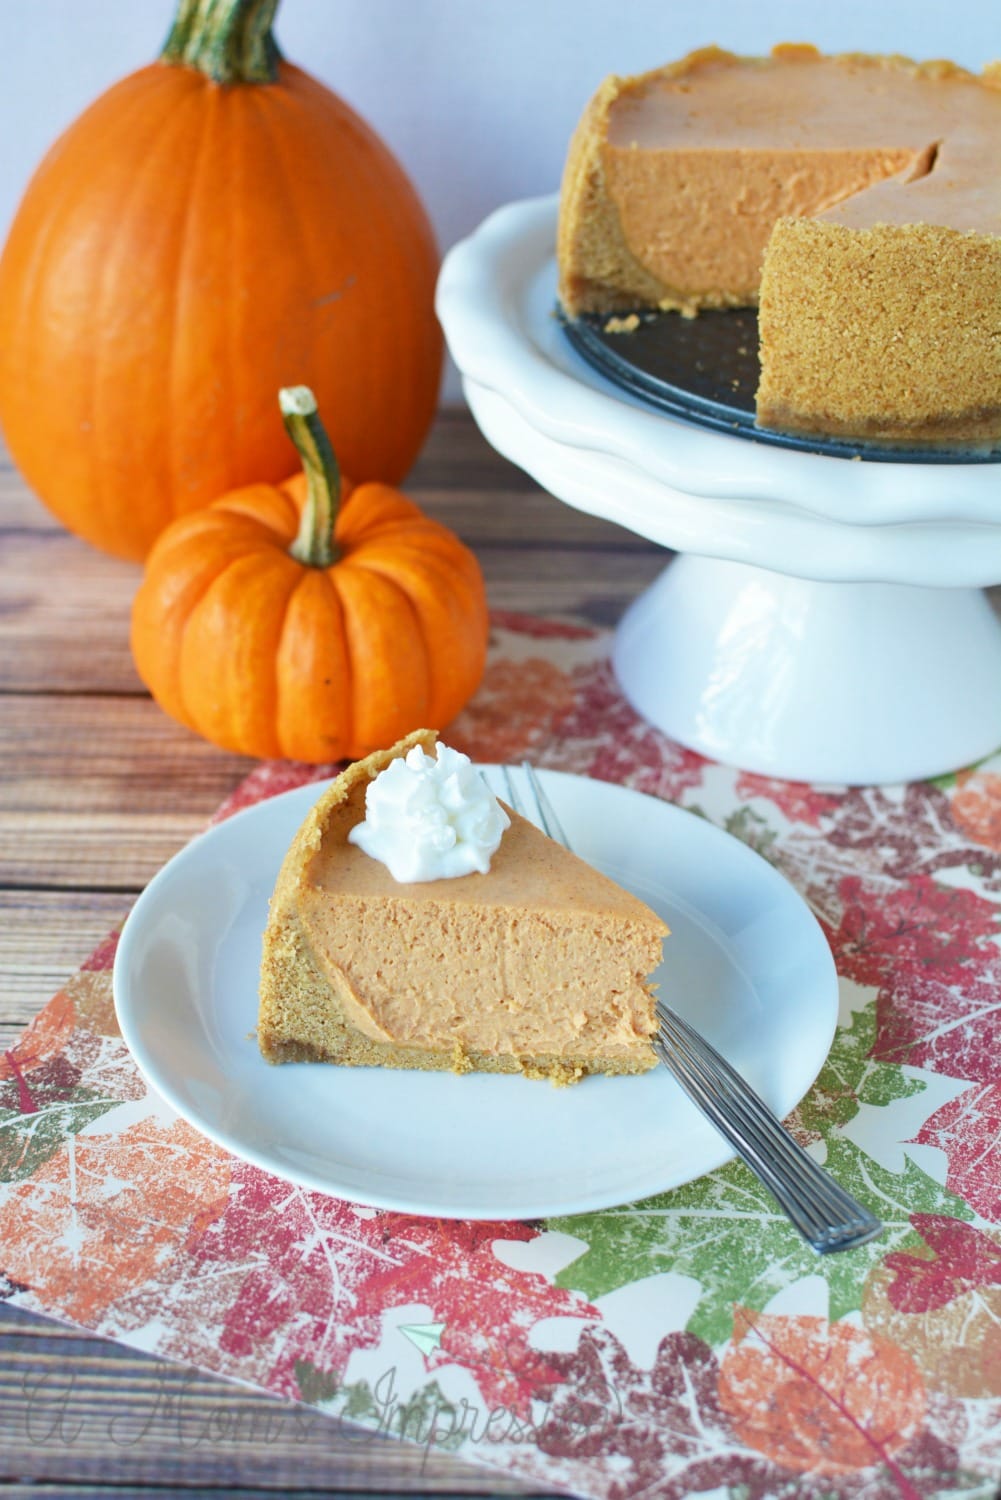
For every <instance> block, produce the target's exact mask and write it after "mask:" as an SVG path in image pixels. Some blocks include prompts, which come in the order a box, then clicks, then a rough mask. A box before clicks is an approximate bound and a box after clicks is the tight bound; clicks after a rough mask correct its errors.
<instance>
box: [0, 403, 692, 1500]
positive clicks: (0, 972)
mask: <svg viewBox="0 0 1001 1500" xmlns="http://www.w3.org/2000/svg"><path fill="white" fill-rule="evenodd" d="M405 488H406V489H407V491H408V492H409V493H410V494H411V495H413V497H414V498H415V499H416V500H417V501H418V502H419V503H420V504H421V505H422V506H423V507H424V508H425V509H426V510H427V512H428V513H429V514H431V515H433V516H435V517H436V518H437V519H439V520H441V521H443V522H444V523H445V524H446V525H448V526H450V527H452V528H453V530H455V531H457V532H458V534H459V535H460V536H462V537H463V539H464V540H465V541H466V542H467V543H468V544H469V545H470V546H472V547H473V548H474V549H475V551H476V553H477V555H478V557H479V559H480V562H481V564H482V566H483V570H484V575H485V577H486V580H487V588H488V593H489V597H490V601H491V604H492V606H493V607H494V608H496V609H508V610H511V609H514V610H526V611H535V612H541V613H547V614H562V615H565V616H567V617H569V618H573V619H578V620H581V621H585V622H594V623H602V624H611V623H613V622H614V621H615V620H616V619H617V618H618V617H619V615H620V614H621V613H622V610H623V609H624V608H625V606H626V605H627V604H628V602H629V601H630V600H631V599H632V598H633V597H634V596H635V595H636V594H637V593H638V592H639V591H640V590H641V589H642V588H643V587H645V586H646V584H648V583H649V582H651V581H652V580H653V579H654V578H655V577H656V576H657V574H658V573H659V572H660V570H661V569H662V568H663V566H664V564H665V561H666V554H665V553H664V552H663V550H662V549H661V548H659V547H656V546H654V545H652V544H650V543H647V542H645V541H644V540H643V539H642V538H639V537H637V536H635V535H634V534H632V533H630V532H627V531H624V530H623V529H622V528H620V527H617V526H614V525H612V524H610V523H608V522H604V521H600V520H597V519H595V518H593V517H590V516H587V515H583V514H581V513H579V512H577V511H574V510H572V509H571V508H569V507H568V506H565V505H562V504H561V503H559V502H558V501H556V500H554V499H553V498H552V497H551V496H549V495H547V494H545V493H544V492H543V491H542V490H540V489H539V488H538V487H537V486H536V485H535V484H534V483H533V482H532V481H531V480H530V479H528V478H527V477H526V476H525V475H524V474H522V473H521V472H520V471H519V470H517V469H515V468H514V467H513V466H512V465H510V464H508V463H506V462H505V461H504V460H503V459H501V458H499V457H498V456H497V454H496V453H494V452H493V450H492V449H490V447H489V446H488V445H487V443H486V442H485V441H484V440H483V438H482V437H481V436H480V434H479V432H478V431H477V429H476V427H475V425H474V424H473V422H472V421H471V420H470V419H469V417H468V416H467V415H466V414H465V413H462V412H446V413H443V414H442V415H441V416H440V418H439V420H438V422H437V423H436V425H435V428H434V430H433V432H432V434H431V437H430V440H429V442H428V444H427V446H426V448H425V450H424V452H423V454H422V456H421V459H420V461H419V463H418V464H417V466H416V468H415V470H414V472H413V474H412V475H411V476H410V479H409V481H408V482H407V484H406V486H405ZM0 564H2V566H0V1051H2V1050H3V1049H5V1048H7V1047H9V1046H10V1045H11V1043H12V1042H13V1041H14V1039H15V1037H16V1036H17V1035H18V1033H19V1032H20V1031H21V1029H22V1028H23V1027H24V1026H25V1025H26V1024H27V1023H28V1021H29V1020H30V1019H31V1017H32V1016H33V1015H34V1014H35V1012H36V1011H37V1010H38V1009H39V1007H40V1006H41V1005H42V1004H44V1003H45V1001H46V1000H47V999H48V998H49V996H50V995H52V994H53V993H55V991H56V990H57V989H58V988H60V986H61V985H62V984H64V983H65V982H66V980H68V979H69V978H70V976H71V975H72V974H73V973H74V972H75V970H76V968H77V967H78V965H79V964H80V962H81V961H82V960H83V959H84V958H85V957H86V956H87V955H88V954H89V953H90V952H91V950H92V949H93V948H94V947H95V946H96V945H97V943H98V942H100V941H101V939H102V938H103V937H104V936H105V935H106V933H107V932H108V931H109V929H110V928H112V927H113V926H115V925H117V923H118V922H119V920H120V919H121V917H123V916H124V914H125V912H126V911H127V909H128V907H129V906H130V905H131V903H132V901H133V900H134V899H135V897H136V895H137V894H138V893H139V891H140V890H141V889H142V888H143V886H144V885H145V884H146V883H147V881H148V880H149V879H150V877H151V876H152V875H153V874H154V873H155V872H156V870H157V869H159V868H160V866H161V865H162V864H163V863H164V862H165V861H166V860H167V859H168V858H169V857H170V856H171V855H172V854H174V853H175V852H176V851H177V850H178V849H179V848H180V847H181V846H182V845H183V844H184V843H185V842H186V841H187V839H189V838H190V837H191V836H192V835H193V834H195V833H197V832H198V831H199V830H200V829H201V828H202V827H204V825H205V822H206V820H207V819H208V818H209V817H210V816H211V814H212V813H213V812H214V810H215V809H216V807H217V806H218V805H219V803H220V802H221V801H222V800H223V798H224V797H225V796H226V795H227V794H228V793H229V792H230V791H231V790H232V789H233V787H234V786H235V785H236V784H237V783H238V782H239V781H240V779H241V778H242V776H243V775H244V774H245V773H246V771H247V770H248V769H249V768H250V766H251V765H252V764H253V762H251V761H249V760H247V759H246V758H244V757H241V756H237V755H230V754H227V753H225V752H223V751H220V750H217V749H215V748H214V747H212V746H210V745H207V744H205V743H204V742H203V741H201V740H200V739H198V738H197V736H195V735H192V734H189V733H188V732H187V731H186V730H184V729H182V728H180V727H179V726H178V725H176V724H174V723H173V722H172V721H171V720H170V719H168V718H167V717H166V716H165V715H164V714H162V713H161V712H160V711H159V709H157V708H156V706H155V705H154V704H153V703H152V702H151V701H150V699H149V698H148V696H147V695H146V693H145V691H144V689H143V687H142V684H141V683H140V681H139V679H138V677H137V675H136V672H135V669H134V667H133V665H132V662H131V658H130V656H129V650H128V627H129V610H130V607H131V601H132V596H133V594H134V592H135V588H136V586H137V584H138V581H139V576H140V571H139V569H138V567H136V566H135V565H133V564H129V563H123V562H120V561H117V560H116V559H114V558H109V557H105V556H104V555H103V554H101V553H98V552H96V551H94V550H93V549H92V548H90V547H88V546H86V545H85V544H84V543H83V542H81V541H79V540H78V539H76V538H75V537H72V536H69V535H68V534H67V533H66V532H64V531H63V530H62V528H61V527H60V526H59V525H58V523H57V522H56V521H55V520H54V519H53V518H52V517H51V516H50V515H49V514H48V512H47V511H46V510H45V509H44V507H43V506H42V505H41V504H40V503H39V502H38V500H37V499H36V498H35V497H34V496H33V495H31V494H30V493H29V492H28V490H27V488H26V487H25V485H24V484H23V483H22V481H21V480H20V478H19V476H18V475H17V474H16V473H15V471H14V470H13V468H12V467H11V466H10V464H9V462H6V461H4V459H3V456H2V454H0ZM0 1491H2V1492H3V1493H5V1494H7V1493H9V1494H11V1495H16V1496H18V1497H20V1500H28V1497H33V1496H41V1495H46V1496H52V1495H54V1494H58V1495H70V1496H74V1497H85V1496H88V1497H89V1496H99V1495H100V1496H104V1495H107V1494H109V1493H114V1494H115V1496H116V1497H119V1500H126V1497H131V1496H152V1495H163V1494H164V1493H165V1492H166V1493H182V1494H184V1495H186V1496H188V1497H195V1496H203V1495H204V1496H208V1495H216V1494H219V1493H220V1492H222V1491H225V1492H226V1494H227V1495H228V1496H230V1497H241V1496H246V1497H250V1496H262V1495H266V1494H270V1495H274V1494H281V1495H287V1496H290V1497H294V1496H298V1495H302V1496H306V1495H311V1496H315V1495H338V1496H342V1497H346V1496H350V1495H362V1494H366V1495H371V1494H375V1495H380V1496H385V1497H387V1500H392V1497H393V1496H396V1495H399V1496H402V1495H412V1494H440V1495H446V1494H448V1495H457V1494H463V1495H482V1496H485V1495H509V1494H510V1495H515V1494H519V1495H525V1494H541V1493H542V1491H540V1490H533V1489H531V1488H526V1486H524V1485H522V1484H519V1483H518V1482H517V1481H515V1480H513V1479H506V1478H504V1477H502V1476H501V1475H499V1474H498V1473H496V1471H491V1470H488V1469H485V1468H479V1467H474V1466H472V1465H469V1464H467V1463H460V1462H459V1461H457V1460H455V1459H454V1458H453V1457H452V1456H451V1455H450V1454H448V1453H444V1452H440V1451H434V1450H432V1451H430V1452H427V1453H425V1452H423V1451H422V1450H421V1449H420V1448H417V1447H414V1446H412V1445H405V1444H401V1443H399V1442H395V1441H392V1440H389V1439H385V1438H380V1437H379V1436H378V1435H374V1434H371V1433H367V1432H363V1431H359V1430H358V1429H354V1428H349V1427H347V1426H343V1425H341V1424H338V1423H336V1422H333V1421H331V1420H330V1419H329V1418H324V1417H322V1416H320V1415H319V1414H317V1413H316V1412H313V1411H311V1410H309V1409H307V1408H301V1407H295V1406H292V1405H290V1404H288V1403H283V1402H279V1401H275V1400H274V1399H273V1398H271V1397H269V1396H266V1395H264V1394H262V1393H260V1392H256V1391H251V1390H247V1389H244V1388H242V1387H240V1386H236V1385H233V1384H230V1383H227V1382H225V1381H222V1380H220V1379H217V1378H214V1377H212V1376H209V1375H205V1374H202V1373H200V1372H198V1371H196V1370H190V1369H186V1368H183V1367H179V1366H175V1365H171V1364H168V1363H166V1362H164V1361H162V1360H158V1359H153V1358H151V1357H149V1356H147V1355H143V1354H139V1353H136V1352H135V1351H132V1350H128V1349H125V1348H123V1347H120V1346H117V1345H115V1344H111V1343H108V1342H106V1341H104V1340H100V1339H97V1338H94V1337H93V1336H91V1335H89V1334H86V1333H84V1332H82V1331H80V1330H78V1329H73V1328H67V1327H63V1326H61V1325H59V1324H56V1323H53V1322H51V1321H50V1320H45V1319H41V1318H38V1317H35V1316H33V1315H31V1314H29V1313H27V1312H25V1311H24V1310H23V1309H13V1308H11V1307H9V1306H5V1305H0Z"/></svg>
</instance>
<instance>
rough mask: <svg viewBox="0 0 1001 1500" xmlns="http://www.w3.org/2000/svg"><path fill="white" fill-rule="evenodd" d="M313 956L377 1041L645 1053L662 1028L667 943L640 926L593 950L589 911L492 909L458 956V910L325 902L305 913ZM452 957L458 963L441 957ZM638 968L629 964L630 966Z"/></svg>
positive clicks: (496, 1050) (355, 1021)
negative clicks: (650, 978)
mask: <svg viewBox="0 0 1001 1500" xmlns="http://www.w3.org/2000/svg"><path fill="white" fill-rule="evenodd" d="M304 917H305V928H306V931H307V933H308V941H309V945H310V949H311V952H312V954H313V958H314V961H315V962H316V964H317V966H318V968H319V969H320V970H321V972H322V973H323V975H324V977H325V979H326V980H327V982H328V983H329V984H330V986H331V990H332V992H333V993H334V995H335V996H336V1000H337V1003H338V1004H339V1005H340V1007H341V1010H342V1012H343V1014H344V1017H345V1019H346V1020H347V1021H348V1022H349V1024H350V1025H351V1026H353V1027H354V1028H355V1030H356V1031H358V1032H360V1033H361V1035H362V1036H364V1037H367V1038H368V1039H369V1040H370V1041H375V1042H389V1043H392V1044H393V1045H395V1046H401V1047H415V1048H419V1049H423V1050H427V1051H436V1050H442V1049H448V1048H451V1047H454V1045H455V1044H456V1042H458V1043H459V1044H460V1046H461V1047H462V1048H463V1049H464V1050H465V1051H467V1052H470V1053H474V1052H475V1053H479V1054H481V1055H484V1056H512V1055H513V1056H523V1057H539V1056H546V1057H559V1056H574V1057H584V1058H586V1057H595V1058H597V1057H615V1056H628V1055H630V1054H632V1053H636V1052H637V1051H638V1050H641V1051H643V1052H646V1051H647V1050H648V1047H649V1038H650V1036H651V1035H652V1033H653V1031H654V1029H655V1023H654V1021H653V1018H652V1016H651V1007H650V995H649V988H648V986H647V983H646V979H647V975H648V974H649V973H650V972H651V970H652V969H653V968H655V967H656V965H657V964H658V963H659V961H660V951H659V949H660V943H659V939H658V938H657V937H656V936H654V937H653V938H651V935H650V933H649V931H642V930H640V929H639V928H638V929H637V931H636V932H635V933H634V934H630V935H629V938H628V939H627V940H626V943H627V946H626V947H625V949H624V945H623V940H622V936H621V934H620V939H619V941H618V942H617V943H615V944H614V945H613V944H609V945H608V950H607V954H606V955H604V956H601V955H599V956H598V957H597V958H596V954H595V931H594V925H593V923H591V922H589V921H588V920H587V918H586V917H583V916H582V917H581V918H580V919H578V920H577V921H574V922H571V923H569V924H568V923H566V922H565V921H564V922H562V923H561V924H560V925H559V928H558V929H557V924H556V923H555V921H547V920H546V918H545V915H540V916H536V915H529V914H527V913H523V912H522V913H515V912H510V911H504V910H503V909H501V910H498V911H497V912H496V913H490V914H484V916H483V918H482V920H481V921H480V923H479V925H478V930H477V933H476V937H475V940H473V941H469V940H468V938H467V941H466V943H465V945H464V949H463V952H462V956H461V964H460V965H459V966H458V968H457V966H456V963H455V958H454V954H455V936H454V933H453V931H452V929H453V927H454V925H455V919H456V912H455V910H454V908H453V909H450V908H449V904H448V903H447V902H442V903H441V904H440V905H439V904H437V903H435V904H429V903H428V902H426V901H424V902H421V903H420V904H419V905H412V904H410V903H408V902H407V901H406V899H405V898H401V899H400V900H399V901H396V902H393V903H392V904H391V905H390V906H389V907H388V908H387V909H386V910H384V912H383V913H382V916H381V918H380V920H379V933H378V953H379V964H378V966H377V967H376V968H375V969H373V966H372V962H371V954H372V952H373V944H374V941H375V938H376V934H375V932H374V931H373V925H374V924H373V922H372V921H371V920H370V919H369V918H370V913H369V910H368V908H366V907H365V906H363V905H361V904H358V905H355V906H353V904H352V903H351V902H350V901H343V900H342V901H341V902H339V905H338V912H337V916H336V920H334V919H332V918H331V915H330V908H329V903H324V902H323V900H322V899H318V900H317V901H316V902H315V903H313V904H311V906H310V908H309V909H308V910H307V911H306V912H305V913H304ZM446 953H449V954H451V955H452V959H451V962H450V963H449V965H447V966H446V965H445V964H443V962H442V958H443V955H444V954H446ZM630 965H631V966H632V967H631V969H630V967H629V966H630Z"/></svg>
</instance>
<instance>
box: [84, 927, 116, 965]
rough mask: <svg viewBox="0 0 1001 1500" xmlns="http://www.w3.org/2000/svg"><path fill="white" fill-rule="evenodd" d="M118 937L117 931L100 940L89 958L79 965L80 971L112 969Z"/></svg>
mask: <svg viewBox="0 0 1001 1500" xmlns="http://www.w3.org/2000/svg"><path fill="white" fill-rule="evenodd" d="M120 936H121V934H120V933H119V932H118V930H117V929H116V930H115V931H114V932H109V933H108V935H107V937H106V938H102V939H101V941H100V942H99V943H98V945H97V947H96V948H95V949H94V951H93V953H92V954H91V955H90V957H89V958H88V959H87V960H86V961H85V962H84V963H82V964H81V965H80V967H81V969H83V970H85V971H86V970H91V971H98V972H104V971H106V970H109V969H113V968H114V966H115V954H116V953H117V951H118V939H119V937H120Z"/></svg>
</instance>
